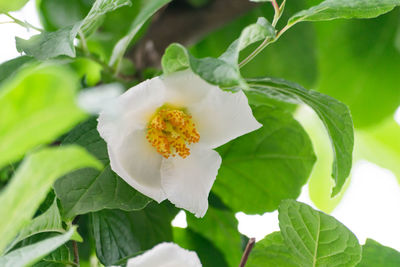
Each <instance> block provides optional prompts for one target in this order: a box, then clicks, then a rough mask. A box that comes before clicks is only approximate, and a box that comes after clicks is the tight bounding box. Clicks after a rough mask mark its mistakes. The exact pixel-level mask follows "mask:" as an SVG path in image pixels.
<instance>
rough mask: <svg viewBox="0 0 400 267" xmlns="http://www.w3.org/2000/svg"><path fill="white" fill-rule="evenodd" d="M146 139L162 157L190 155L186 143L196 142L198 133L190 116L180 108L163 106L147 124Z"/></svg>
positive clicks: (198, 138)
mask: <svg viewBox="0 0 400 267" xmlns="http://www.w3.org/2000/svg"><path fill="white" fill-rule="evenodd" d="M146 139H147V140H148V141H149V143H150V144H151V145H152V146H153V147H154V148H156V150H157V152H158V153H160V154H161V155H162V156H163V157H164V158H169V157H170V156H172V157H175V156H176V155H179V156H181V157H182V158H186V157H187V156H189V155H190V149H189V147H188V145H190V144H193V143H197V142H199V140H200V135H199V133H198V132H197V130H196V126H195V124H194V123H193V121H192V117H191V116H189V115H187V114H186V113H185V112H183V111H182V110H178V109H169V108H163V109H161V110H159V111H158V112H157V114H156V115H155V116H154V117H153V118H152V120H151V121H150V122H149V124H148V129H147V135H146Z"/></svg>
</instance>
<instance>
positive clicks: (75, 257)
mask: <svg viewBox="0 0 400 267" xmlns="http://www.w3.org/2000/svg"><path fill="white" fill-rule="evenodd" d="M72 246H73V248H74V263H75V264H76V266H79V251H78V243H76V241H72Z"/></svg>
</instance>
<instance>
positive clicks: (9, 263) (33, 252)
mask: <svg viewBox="0 0 400 267" xmlns="http://www.w3.org/2000/svg"><path fill="white" fill-rule="evenodd" d="M75 231H76V227H72V228H71V229H70V230H69V231H68V232H66V233H65V234H62V235H58V236H55V237H51V238H48V239H45V240H43V241H40V242H37V243H34V244H32V245H29V246H25V247H22V248H19V249H16V250H14V251H12V252H10V253H8V254H6V255H4V256H2V257H0V266H2V267H24V266H28V265H31V264H33V263H35V262H37V261H39V260H40V259H41V258H42V257H44V256H46V255H47V254H49V253H50V252H52V251H53V250H55V249H56V248H58V247H59V246H61V245H63V244H64V243H66V242H67V241H68V240H70V238H71V236H72V234H73V233H74V232H75Z"/></svg>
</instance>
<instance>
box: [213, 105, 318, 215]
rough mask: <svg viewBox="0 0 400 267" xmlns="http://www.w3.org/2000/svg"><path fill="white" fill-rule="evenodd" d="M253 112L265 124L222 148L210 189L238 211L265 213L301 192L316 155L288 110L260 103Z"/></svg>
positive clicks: (305, 135) (219, 150)
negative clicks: (215, 175) (215, 176)
mask: <svg viewBox="0 0 400 267" xmlns="http://www.w3.org/2000/svg"><path fill="white" fill-rule="evenodd" d="M253 114H254V116H255V117H256V119H257V120H258V121H259V122H260V123H262V124H263V125H264V126H263V127H262V128H260V129H258V130H257V131H254V132H252V133H249V134H247V135H245V136H242V137H240V138H238V139H236V140H233V141H231V142H229V143H228V144H226V145H224V146H222V147H220V148H218V152H219V153H220V155H221V157H222V165H221V168H220V169H219V171H218V176H217V179H216V181H215V184H214V186H213V189H212V190H213V192H214V193H216V194H217V195H218V196H219V197H220V198H221V199H222V201H223V202H224V203H225V204H226V205H228V206H229V207H230V208H232V209H233V210H234V211H237V212H238V211H243V212H245V213H248V214H255V213H258V214H262V213H265V212H267V211H273V210H276V209H277V208H278V206H279V203H280V202H281V200H283V199H286V198H294V199H295V198H297V197H298V196H299V194H300V191H301V188H302V186H303V185H304V184H305V183H306V181H307V179H308V177H309V175H310V173H311V170H312V167H313V165H314V162H315V155H314V152H313V148H312V144H311V141H310V139H309V137H308V135H307V134H306V132H305V131H304V129H303V128H302V127H301V125H300V124H299V123H298V122H297V121H295V120H294V119H293V117H292V115H291V114H290V113H286V112H283V111H281V110H277V109H272V108H268V107H259V108H257V109H254V110H253Z"/></svg>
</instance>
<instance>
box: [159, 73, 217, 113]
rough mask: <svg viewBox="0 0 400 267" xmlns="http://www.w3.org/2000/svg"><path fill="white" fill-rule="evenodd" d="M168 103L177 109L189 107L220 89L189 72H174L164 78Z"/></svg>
mask: <svg viewBox="0 0 400 267" xmlns="http://www.w3.org/2000/svg"><path fill="white" fill-rule="evenodd" d="M162 80H163V82H164V85H165V87H166V88H167V91H166V97H165V98H166V102H167V103H169V104H172V105H174V106H177V107H187V106H190V105H191V104H192V103H196V102H200V101H202V100H203V99H204V98H205V97H206V96H207V95H208V93H209V92H210V91H211V90H215V89H218V90H219V88H218V87H217V86H215V85H211V84H209V83H207V82H206V81H204V80H202V79H201V78H200V77H198V76H197V75H195V74H194V73H193V72H191V71H189V70H184V71H179V72H174V73H172V74H169V75H167V76H164V77H163V79H162Z"/></svg>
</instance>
